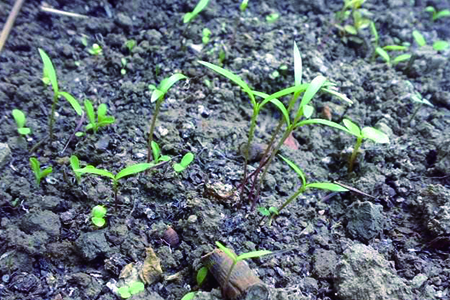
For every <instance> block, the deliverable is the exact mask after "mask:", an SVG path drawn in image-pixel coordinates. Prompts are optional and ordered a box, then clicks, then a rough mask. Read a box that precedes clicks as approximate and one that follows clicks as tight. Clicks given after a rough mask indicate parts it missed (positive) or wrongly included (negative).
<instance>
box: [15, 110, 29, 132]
mask: <svg viewBox="0 0 450 300" xmlns="http://www.w3.org/2000/svg"><path fill="white" fill-rule="evenodd" d="M12 115H13V118H14V120H15V121H16V124H17V127H18V128H22V127H23V126H25V123H26V120H27V119H26V117H25V114H24V113H23V112H22V111H21V110H18V109H13V110H12Z"/></svg>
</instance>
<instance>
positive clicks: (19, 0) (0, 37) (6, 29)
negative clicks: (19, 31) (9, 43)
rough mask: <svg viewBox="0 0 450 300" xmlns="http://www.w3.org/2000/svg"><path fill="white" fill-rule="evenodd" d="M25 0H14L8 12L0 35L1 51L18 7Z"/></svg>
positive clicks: (18, 9)
mask: <svg viewBox="0 0 450 300" xmlns="http://www.w3.org/2000/svg"><path fill="white" fill-rule="evenodd" d="M24 1H25V0H16V3H14V6H13V9H12V10H11V12H10V13H9V16H8V20H7V21H6V24H5V27H3V30H2V34H1V35H0V52H2V49H3V46H4V45H5V42H6V39H7V38H8V35H9V32H10V31H11V28H12V26H13V24H14V21H15V20H16V17H17V15H18V14H19V11H20V8H21V7H22V4H23V2H24Z"/></svg>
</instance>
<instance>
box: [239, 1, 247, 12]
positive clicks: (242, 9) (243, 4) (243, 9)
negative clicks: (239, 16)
mask: <svg viewBox="0 0 450 300" xmlns="http://www.w3.org/2000/svg"><path fill="white" fill-rule="evenodd" d="M247 6H248V0H242V2H241V4H240V5H239V9H240V10H241V11H242V12H244V11H245V10H246V9H247Z"/></svg>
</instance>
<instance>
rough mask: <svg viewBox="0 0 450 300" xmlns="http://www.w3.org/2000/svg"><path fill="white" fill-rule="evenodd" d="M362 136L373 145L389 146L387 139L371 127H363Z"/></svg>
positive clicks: (382, 133)
mask: <svg viewBox="0 0 450 300" xmlns="http://www.w3.org/2000/svg"><path fill="white" fill-rule="evenodd" d="M362 136H363V138H365V139H370V140H372V141H374V142H375V143H380V144H389V137H388V136H387V135H386V134H385V133H384V132H382V131H380V130H378V129H375V128H373V127H364V128H363V129H362Z"/></svg>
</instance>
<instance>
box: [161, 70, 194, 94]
mask: <svg viewBox="0 0 450 300" xmlns="http://www.w3.org/2000/svg"><path fill="white" fill-rule="evenodd" d="M181 79H187V77H186V76H185V75H183V74H181V73H175V74H173V75H172V76H170V77H169V78H165V79H164V80H163V81H161V83H160V84H159V85H158V90H160V91H161V92H163V93H164V94H166V93H167V92H168V91H169V89H170V88H171V87H172V86H173V85H174V84H175V83H177V81H180V80H181Z"/></svg>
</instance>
